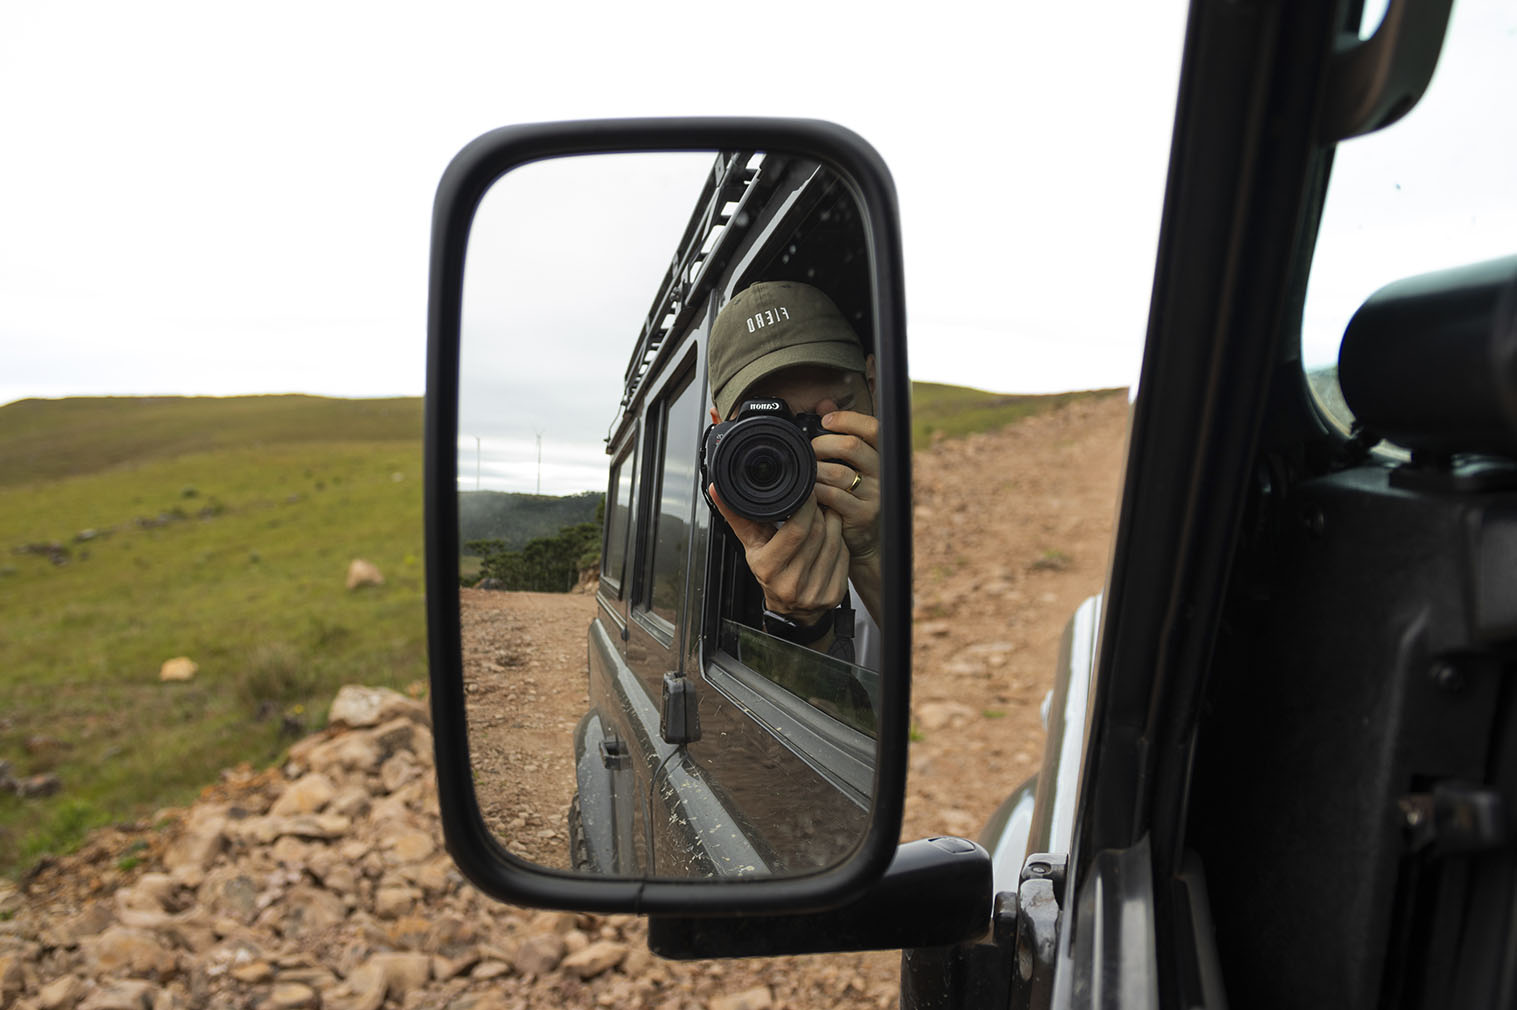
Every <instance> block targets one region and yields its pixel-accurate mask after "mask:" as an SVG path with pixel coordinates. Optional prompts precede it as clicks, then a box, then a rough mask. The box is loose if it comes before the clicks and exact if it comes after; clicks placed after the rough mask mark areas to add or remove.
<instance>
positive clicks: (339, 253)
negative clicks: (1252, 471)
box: [0, 0, 1517, 490]
mask: <svg viewBox="0 0 1517 1010" xmlns="http://www.w3.org/2000/svg"><path fill="white" fill-rule="evenodd" d="M1184 17H1185V5H1184V3H1182V2H1180V0H1162V2H1160V3H1156V4H1132V3H1130V2H1119V0H1097V2H1095V3H1085V4H1079V5H1069V4H1034V3H1029V2H1025V0H1024V2H1018V3H1005V2H998V3H986V4H973V5H942V6H938V7H935V8H932V9H930V10H929V9H928V8H927V7H925V6H921V5H914V6H910V7H907V6H902V7H900V8H899V9H892V8H889V7H887V6H884V5H849V7H848V9H845V8H844V6H843V5H837V4H824V3H817V2H815V0H804V2H795V3H791V2H785V0H774V2H769V3H765V4H762V5H753V4H731V3H718V2H691V3H688V4H670V3H643V4H627V3H604V4H594V3H578V4H558V5H550V4H531V5H526V4H502V3H491V4H478V5H462V4H446V3H436V4H428V5H425V6H423V5H419V4H418V5H400V4H386V3H375V2H369V3H363V4H358V3H342V4H322V3H315V2H309V0H304V2H299V3H285V2H264V3H260V4H257V5H252V4H220V3H205V2H203V0H202V2H195V3H177V4H174V3H153V2H143V3H132V4H123V3H86V2H81V3H42V2H22V3H13V4H7V5H5V6H4V7H3V8H0V138H3V143H4V147H5V152H4V155H3V157H0V403H4V402H8V401H10V400H13V399H18V398H21V397H27V396H65V395H77V394H146V393H186V394H193V393H201V394H233V393H254V392H310V393H319V394H328V395H340V396H378V395H418V394H420V393H421V392H422V389H423V382H424V342H425V302H426V272H427V245H428V239H429V220H430V214H431V203H432V197H433V193H434V191H435V186H436V183H437V179H438V177H439V175H440V173H441V172H442V170H443V167H444V166H445V165H446V164H447V162H448V160H449V159H450V158H451V157H452V156H453V154H454V153H455V152H456V151H457V150H458V148H460V147H461V146H462V145H463V144H465V143H467V142H468V141H469V140H471V139H472V138H474V137H475V136H477V135H478V134H480V133H483V132H485V131H486V130H489V129H491V128H494V127H496V126H500V125H503V124H507V123H513V122H529V121H538V120H550V119H568V118H573V119H577V118H588V117H601V116H630V115H694V114H701V115H708V114H737V115H779V116H807V117H815V118H822V119H829V120H833V121H835V122H838V123H841V124H843V125H845V126H847V127H849V128H851V129H853V130H855V131H856V132H858V133H859V134H861V135H862V136H863V137H864V138H866V139H867V140H868V141H869V142H870V143H872V144H873V145H874V146H875V147H876V148H878V149H879V151H880V152H881V154H882V155H883V156H884V158H885V160H886V162H887V163H888V164H889V165H890V167H891V170H892V172H893V174H894V176H895V181H896V185H897V189H898V192H899V197H900V207H901V216H902V225H903V231H904V237H905V248H906V263H905V267H906V271H905V277H906V301H907V310H908V314H909V329H910V334H911V350H910V357H911V366H912V374H913V377H914V378H918V379H926V380H936V381H945V382H954V383H961V384H965V385H972V386H977V387H980V388H988V389H994V390H998V391H1006V392H1048V391H1055V390H1065V389H1078V388H1091V387H1100V386H1113V385H1125V384H1128V383H1130V382H1132V381H1134V380H1135V379H1136V372H1137V365H1138V360H1139V356H1140V353H1141V343H1142V336H1143V330H1144V326H1145V323H1146V314H1147V302H1148V294H1149V288H1150V284H1151V280H1152V268H1153V259H1154V248H1155V242H1156V238H1157V233H1158V224H1159V215H1160V209H1161V201H1162V197H1163V185H1164V173H1165V168H1166V164H1167V159H1168V150H1169V135H1170V127H1171V122H1172V118H1173V113H1174V101H1175V88H1176V84H1177V81H1178V71H1179V57H1180V49H1181V43H1182V36H1183V31H1184ZM1461 38H1464V39H1466V40H1467V41H1465V42H1462V43H1461V42H1460V39H1461ZM1453 44H1458V45H1462V46H1465V47H1466V48H1465V49H1463V50H1460V51H1461V52H1469V53H1471V57H1470V58H1471V59H1474V58H1480V59H1483V60H1486V61H1488V62H1487V63H1486V66H1485V69H1484V70H1483V71H1482V74H1483V75H1484V76H1478V75H1477V76H1476V77H1475V78H1474V81H1475V83H1474V84H1461V85H1453V84H1450V85H1447V86H1445V85H1443V84H1442V81H1441V78H1443V77H1444V76H1446V69H1447V68H1446V67H1440V71H1439V78H1437V79H1435V81H1434V86H1433V90H1432V91H1431V92H1430V94H1429V99H1428V102H1427V103H1425V104H1426V105H1428V106H1433V105H1434V103H1435V102H1441V103H1443V108H1444V113H1442V114H1440V115H1441V117H1442V118H1440V119H1438V123H1439V124H1440V125H1438V126H1436V127H1429V128H1427V129H1425V130H1424V132H1423V133H1421V134H1416V133H1413V132H1411V130H1410V129H1409V128H1410V127H1411V126H1412V124H1413V121H1414V120H1417V119H1418V118H1419V117H1420V118H1423V119H1431V118H1432V117H1430V116H1428V115H1425V113H1424V109H1422V108H1419V109H1418V110H1416V111H1415V112H1414V113H1413V114H1412V117H1409V119H1408V121H1407V127H1408V130H1407V131H1406V132H1404V133H1403V134H1400V136H1401V137H1404V138H1405V139H1401V140H1398V139H1396V138H1397V137H1398V134H1397V133H1395V132H1392V133H1391V134H1388V135H1386V136H1385V137H1383V138H1382V137H1377V138H1369V139H1367V140H1363V141H1355V142H1353V145H1365V147H1364V149H1365V150H1366V151H1368V150H1369V149H1370V148H1369V147H1368V145H1371V144H1381V143H1383V144H1386V145H1391V148H1390V153H1389V154H1386V153H1385V149H1382V150H1381V152H1380V153H1379V154H1377V156H1376V158H1377V160H1378V162H1379V163H1380V164H1381V165H1383V164H1384V163H1386V162H1387V161H1389V163H1390V164H1392V165H1393V166H1395V169H1396V170H1395V171H1394V172H1393V173H1391V174H1390V175H1387V174H1385V171H1384V169H1383V168H1375V169H1366V168H1360V167H1357V166H1355V164H1354V158H1355V157H1357V156H1356V155H1354V152H1353V145H1346V146H1345V148H1344V150H1343V151H1342V152H1341V153H1340V158H1339V165H1338V171H1339V173H1340V174H1341V175H1343V176H1344V178H1353V179H1355V180H1356V181H1357V182H1358V184H1359V185H1360V188H1361V190H1362V191H1363V192H1364V194H1365V197H1364V200H1363V201H1362V202H1360V201H1359V200H1358V198H1357V197H1356V198H1355V199H1354V200H1351V201H1350V202H1349V203H1348V204H1346V207H1347V209H1346V210H1342V211H1338V210H1334V209H1333V207H1332V205H1331V204H1330V209H1329V217H1328V220H1329V222H1332V221H1334V220H1335V218H1334V215H1337V217H1336V220H1338V221H1340V222H1342V229H1341V230H1342V231H1343V233H1344V234H1345V235H1346V236H1347V238H1345V239H1344V240H1343V241H1342V242H1336V240H1335V243H1333V244H1330V243H1328V241H1327V240H1326V239H1325V240H1324V246H1323V249H1322V254H1321V257H1319V270H1321V268H1322V262H1330V263H1333V264H1336V266H1335V267H1334V273H1333V275H1332V276H1333V277H1334V278H1335V280H1334V281H1333V282H1332V283H1331V284H1329V285H1319V286H1317V289H1316V290H1315V291H1314V294H1313V298H1314V299H1315V302H1314V304H1313V305H1309V307H1308V324H1309V326H1316V327H1317V330H1318V331H1319V336H1318V337H1316V338H1314V339H1315V341H1316V343H1315V344H1313V345H1312V346H1313V347H1315V346H1317V345H1321V346H1323V347H1328V348H1329V349H1328V350H1327V351H1325V352H1324V351H1316V350H1313V351H1312V352H1311V353H1312V354H1314V355H1316V356H1319V357H1322V356H1325V357H1326V359H1327V360H1330V359H1331V355H1332V351H1331V349H1330V348H1331V344H1332V343H1333V341H1334V340H1335V339H1336V333H1338V332H1341V325H1342V321H1343V320H1346V313H1347V312H1350V311H1352V307H1353V305H1356V304H1357V303H1358V301H1359V300H1360V299H1362V298H1363V297H1364V295H1366V294H1368V293H1369V291H1371V290H1373V289H1374V287H1375V286H1377V285H1378V284H1379V283H1381V282H1383V281H1386V280H1390V279H1393V278H1395V277H1398V276H1402V275H1404V273H1405V272H1415V271H1416V270H1421V269H1426V268H1427V266H1428V265H1431V266H1442V265H1450V264H1453V263H1458V262H1461V261H1463V260H1464V259H1469V258H1481V257H1483V256H1487V255H1497V254H1501V253H1509V252H1512V251H1517V249H1514V242H1513V239H1512V236H1513V235H1517V227H1514V225H1517V204H1514V199H1517V197H1514V196H1513V190H1514V187H1513V186H1512V180H1513V178H1514V176H1513V171H1514V170H1513V168H1512V166H1513V165H1514V164H1517V145H1514V144H1513V141H1512V126H1511V124H1512V123H1513V121H1514V119H1517V117H1513V115H1512V111H1511V108H1510V101H1511V96H1512V95H1513V94H1517V77H1514V76H1513V75H1517V54H1514V46H1517V14H1514V12H1513V8H1512V7H1511V5H1509V4H1505V5H1503V4H1495V3H1488V2H1482V3H1479V4H1470V3H1467V2H1466V0H1457V2H1456V10H1455V23H1454V42H1453ZM1452 51H1453V50H1451V52H1452ZM1461 58H1463V57H1461ZM1447 62H1448V60H1447V58H1446V59H1445V63H1447ZM1503 75H1504V76H1503ZM1449 117H1452V119H1451V120H1450V118H1449ZM1487 136H1492V137H1494V138H1495V139H1494V140H1490V141H1489V142H1488V143H1489V146H1487V147H1485V148H1483V149H1482V153H1481V154H1480V156H1478V157H1471V156H1470V155H1469V154H1468V153H1466V148H1467V145H1468V143H1470V142H1471V138H1472V137H1487ZM1503 138H1504V139H1503ZM1397 145H1400V146H1397ZM1377 172H1378V173H1379V174H1376V173H1377ZM1451 180H1452V181H1451ZM1456 191H1457V192H1458V193H1460V194H1461V195H1462V196H1463V197H1464V198H1465V199H1466V200H1467V201H1469V206H1470V207H1474V208H1479V210H1478V213H1476V212H1475V211H1473V210H1468V209H1460V208H1457V207H1456V208H1454V209H1449V208H1447V207H1445V206H1443V205H1442V204H1441V203H1439V202H1438V199H1435V197H1437V196H1438V195H1439V194H1446V193H1449V192H1456ZM1375 200H1379V201H1381V203H1379V204H1377V203H1375V202H1374V201H1375ZM1382 204H1389V205H1390V207H1391V210H1394V209H1395V208H1397V207H1402V206H1407V207H1410V208H1411V210H1412V220H1413V224H1412V226H1411V227H1413V228H1415V229H1418V230H1419V233H1420V234H1421V235H1423V236H1424V238H1423V239H1422V240H1420V241H1417V242H1414V243H1411V245H1410V248H1411V250H1412V251H1411V252H1408V253H1406V254H1405V255H1404V256H1401V257H1400V258H1397V256H1394V255H1392V254H1391V253H1390V252H1389V250H1390V249H1391V248H1392V247H1397V248H1407V244H1406V243H1401V244H1400V245H1399V246H1398V245H1397V244H1396V243H1391V242H1387V241H1386V238H1385V236H1384V234H1383V233H1382V232H1380V231H1379V230H1377V226H1376V225H1375V224H1374V223H1373V220H1380V218H1379V217H1374V215H1381V211H1382V210H1384V207H1382ZM1361 213H1362V214H1364V215H1369V216H1371V217H1372V218H1373V220H1372V222H1371V223H1369V224H1366V223H1365V222H1364V221H1360V220H1356V218H1355V215H1357V214H1361ZM1382 216H1383V215H1382ZM1477 217H1478V218H1479V222H1478V223H1471V222H1472V221H1473V220H1474V219H1475V218H1477ZM1477 232H1478V234H1477ZM1451 236H1452V238H1451ZM1424 261H1425V262H1426V265H1424ZM1338 278H1341V283H1340V282H1339V281H1338V280H1337V279H1338ZM1329 288H1330V290H1329ZM1340 317H1342V318H1341V319H1340ZM1321 334H1325V335H1326V336H1322V335H1321ZM1309 342H1310V341H1309ZM551 351H552V349H551V348H545V349H543V353H551ZM464 434H467V433H464ZM544 490H548V489H547V488H546V487H545V488H544Z"/></svg>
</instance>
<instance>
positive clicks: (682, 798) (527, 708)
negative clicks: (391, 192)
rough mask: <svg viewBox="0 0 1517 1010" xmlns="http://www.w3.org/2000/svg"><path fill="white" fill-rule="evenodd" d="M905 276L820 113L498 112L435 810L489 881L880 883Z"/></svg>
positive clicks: (902, 576) (447, 562) (454, 250)
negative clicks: (559, 118)
mask: <svg viewBox="0 0 1517 1010" xmlns="http://www.w3.org/2000/svg"><path fill="white" fill-rule="evenodd" d="M900 262H901V252H900V239H899V223H898V220H897V213H896V206H895V195H894V190H893V187H892V183H891V181H890V178H889V175H888V173H887V172H886V170H885V167H884V164H883V162H881V160H880V158H879V156H878V155H877V154H876V153H875V152H874V151H873V150H872V149H871V148H870V147H869V146H868V145H867V144H865V143H864V142H863V141H862V140H861V139H859V138H858V137H857V136H855V135H854V134H852V133H850V132H848V131H846V130H843V129H841V128H839V127H836V126H831V125H829V124H825V123H818V122H812V121H802V120H744V119H732V120H728V119H691V120H623V121H606V122H577V123H562V124H544V125H537V126H525V127H512V128H507V129H503V130H498V131H495V132H493V133H489V134H486V135H485V136H483V137H481V138H479V139H478V140H476V141H474V142H473V143H472V144H470V145H469V146H468V147H466V148H464V150H463V151H461V152H460V153H459V155H458V156H457V157H456V158H455V159H454V161H453V163H452V164H451V165H450V166H449V167H448V169H447V171H446V173H445V174H444V176H443V179H442V182H441V184H440V186H439V188H438V194H437V200H436V204H435V208H434V218H433V232H432V258H431V280H430V304H429V309H428V341H429V346H428V374H427V406H426V424H427V431H426V445H427V460H426V466H427V473H426V494H427V499H426V522H427V530H426V535H427V607H428V625H429V639H430V643H429V651H430V659H431V681H432V699H433V701H432V704H433V720H434V730H435V739H436V747H437V773H438V778H439V790H438V792H439V799H440V801H441V808H442V820H443V827H444V831H445V834H446V838H447V843H448V848H449V851H450V852H451V853H452V855H453V857H454V859H455V860H456V861H457V863H458V865H459V866H460V868H461V869H462V870H463V871H464V873H465V874H466V875H467V876H468V877H469V878H470V879H471V880H472V881H473V882H474V883H475V884H476V885H477V886H478V887H480V888H481V889H482V890H484V891H485V892H486V893H488V894H491V895H493V896H495V897H498V898H501V899H505V900H510V901H514V902H519V903H523V904H529V905H537V906H543V907H556V908H573V909H593V910H600V911H608V912H615V911H627V912H641V913H652V914H655V915H695V916H732V915H747V914H755V913H766V912H767V913H778V912H815V911H819V910H823V909H828V908H837V907H839V906H842V905H844V904H845V903H847V902H849V901H852V900H854V899H856V898H858V897H859V896H860V895H861V894H862V893H863V892H864V890H865V889H866V888H867V887H868V886H869V885H870V884H871V883H872V882H874V881H876V880H878V879H879V878H880V877H881V876H882V875H883V874H884V873H885V871H886V869H887V867H888V866H889V865H890V863H891V860H892V859H893V858H894V857H895V856H896V843H897V840H898V836H899V832H900V825H901V814H902V802H903V795H904V786H905V766H906V761H905V757H906V738H907V724H908V710H909V709H908V693H909V691H908V688H909V677H910V621H911V606H910V595H911V594H910V578H911V535H910V531H911V523H910V510H909V509H910V505H909V503H910V470H909V450H910V436H909V404H908V395H907V388H908V387H907V372H906V355H905V333H904V318H905V310H904V306H903V302H902V296H901V283H900V276H901V271H900ZM771 402H772V403H779V404H782V405H783V409H770V408H769V407H766V406H764V404H767V403H771ZM782 415H783V416H782ZM807 415H815V416H814V417H808V416H807ZM718 420H720V421H722V422H724V423H723V424H722V425H721V426H720V427H719V428H716V427H715V425H714V422H715V421H718ZM714 428H715V430H716V431H718V432H719V433H720V435H719V436H718V435H713V434H711V432H712V430H713V429H714ZM787 497H788V499H789V500H788V501H781V500H782V499H786V498H787ZM776 501H780V502H781V503H780V504H779V505H775V504H774V502H776ZM740 502H742V503H746V507H747V508H748V509H749V511H747V512H744V511H743V509H742V508H740V507H739V503H740ZM755 502H756V503H757V504H754V503H755ZM766 508H768V509H770V511H767V512H766V511H764V510H765V509H766ZM754 516H757V518H754ZM461 587H462V588H461Z"/></svg>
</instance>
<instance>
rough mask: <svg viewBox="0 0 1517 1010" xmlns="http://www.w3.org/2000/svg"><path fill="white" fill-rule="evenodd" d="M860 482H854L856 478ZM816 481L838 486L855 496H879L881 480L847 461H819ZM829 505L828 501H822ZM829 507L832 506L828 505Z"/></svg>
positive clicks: (838, 488)
mask: <svg viewBox="0 0 1517 1010" xmlns="http://www.w3.org/2000/svg"><path fill="white" fill-rule="evenodd" d="M855 478H857V479H858V483H854V479H855ZM816 481H817V483H818V484H821V485H825V486H827V487H831V488H836V489H837V490H839V491H843V492H845V493H847V494H849V495H852V496H853V497H854V498H866V499H867V498H877V497H879V494H878V490H879V486H880V482H879V480H878V479H877V478H875V477H873V476H870V475H868V474H865V473H864V472H863V471H861V470H855V469H854V468H853V467H851V466H849V465H848V464H846V463H831V462H826V461H818V463H817V465H816ZM822 504H823V505H827V504H828V503H827V502H825V501H824V502H822ZM828 507H829V508H830V507H831V506H828Z"/></svg>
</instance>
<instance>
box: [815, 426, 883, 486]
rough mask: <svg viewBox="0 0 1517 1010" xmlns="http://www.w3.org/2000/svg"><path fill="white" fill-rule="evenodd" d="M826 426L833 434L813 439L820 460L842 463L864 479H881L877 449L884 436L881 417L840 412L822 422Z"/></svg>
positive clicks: (850, 478)
mask: <svg viewBox="0 0 1517 1010" xmlns="http://www.w3.org/2000/svg"><path fill="white" fill-rule="evenodd" d="M822 426H823V427H825V428H826V429H827V430H828V431H829V432H830V433H831V434H827V435H818V436H817V437H816V438H813V439H812V440H811V447H812V449H813V450H814V451H815V452H816V458H817V459H819V460H828V459H833V460H840V461H842V462H843V463H845V464H847V465H848V466H849V467H851V468H852V469H853V470H854V471H855V472H857V473H858V474H860V475H861V476H863V477H879V475H880V454H879V452H878V451H877V450H876V448H875V447H876V446H877V445H878V444H879V437H880V422H879V420H878V419H877V418H873V417H870V416H869V415H868V414H859V413H855V412H854V411H851V410H837V411H833V412H832V413H830V414H828V415H827V416H826V417H824V418H823V419H822ZM848 479H849V480H850V481H851V480H852V479H853V478H852V477H849V478H848Z"/></svg>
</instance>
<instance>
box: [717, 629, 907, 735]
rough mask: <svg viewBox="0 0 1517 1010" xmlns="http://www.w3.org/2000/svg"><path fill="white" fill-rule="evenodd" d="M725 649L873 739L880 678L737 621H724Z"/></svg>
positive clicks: (820, 709) (805, 700) (742, 661)
mask: <svg viewBox="0 0 1517 1010" xmlns="http://www.w3.org/2000/svg"><path fill="white" fill-rule="evenodd" d="M722 648H723V649H724V650H725V651H726V652H727V653H729V654H730V655H731V656H732V657H733V658H734V659H737V660H738V661H739V662H741V663H742V664H743V665H744V666H746V667H748V668H749V669H751V670H754V671H757V672H759V673H761V674H762V675H763V676H764V678H765V679H766V680H768V681H769V682H770V683H772V684H775V685H776V686H778V687H782V688H784V689H785V690H786V691H788V692H790V693H791V694H792V695H794V696H795V697H797V698H799V699H800V700H801V701H804V702H805V703H806V704H808V705H810V706H812V707H813V708H815V709H818V710H819V711H821V712H824V713H826V714H827V715H829V716H831V717H832V718H834V719H836V720H837V721H838V722H840V723H842V724H843V725H845V726H848V727H851V728H852V729H856V730H858V731H859V732H860V733H863V734H865V735H866V736H868V737H870V738H871V739H873V738H874V736H875V733H876V731H877V728H878V722H879V720H878V715H877V708H878V703H879V697H880V675H879V672H878V671H877V670H866V669H864V668H863V667H862V666H856V665H854V664H853V663H845V662H843V661H842V660H841V659H835V658H833V657H832V656H829V655H826V654H825V653H821V652H817V651H816V650H814V649H808V648H806V647H805V646H803V645H796V644H795V643H793V642H787V641H785V640H784V639H781V638H775V637H774V636H773V635H767V634H765V633H764V632H762V631H759V630H758V629H757V628H750V627H748V626H747V625H745V624H739V623H737V622H736V621H723V622H722Z"/></svg>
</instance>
